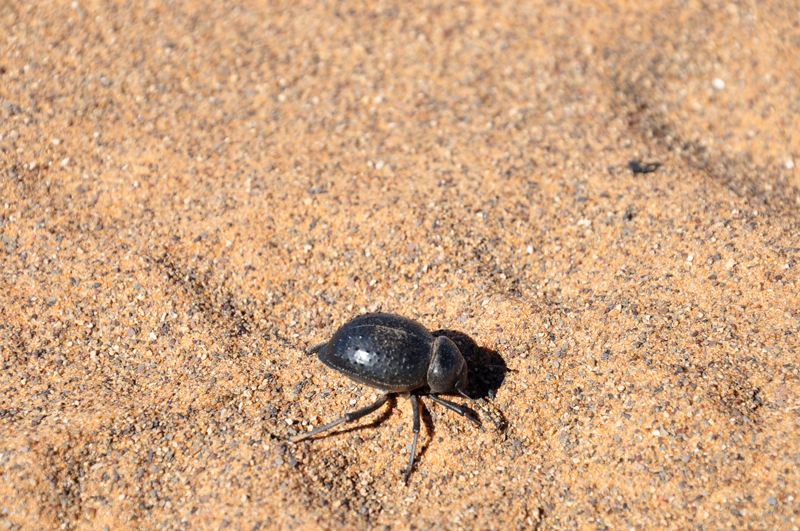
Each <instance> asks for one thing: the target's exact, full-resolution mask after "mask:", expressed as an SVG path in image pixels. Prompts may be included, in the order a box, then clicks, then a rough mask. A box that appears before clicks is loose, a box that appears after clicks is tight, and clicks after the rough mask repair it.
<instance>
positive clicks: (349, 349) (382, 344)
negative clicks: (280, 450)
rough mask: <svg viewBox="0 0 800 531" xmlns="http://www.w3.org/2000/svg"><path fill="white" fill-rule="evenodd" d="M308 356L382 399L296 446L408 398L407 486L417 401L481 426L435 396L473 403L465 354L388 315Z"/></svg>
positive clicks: (371, 318) (354, 327)
mask: <svg viewBox="0 0 800 531" xmlns="http://www.w3.org/2000/svg"><path fill="white" fill-rule="evenodd" d="M309 352H310V353H312V354H313V353H315V352H316V353H318V354H317V355H318V356H319V360H320V361H321V362H322V363H324V364H325V365H327V366H328V367H330V368H332V369H335V370H337V371H339V372H341V373H343V374H344V375H345V376H348V377H349V378H351V379H353V380H355V381H357V382H359V383H362V384H366V385H368V386H370V387H374V388H375V389H378V390H380V391H383V393H384V394H383V395H381V397H380V398H379V399H378V400H377V401H376V402H375V403H373V404H371V405H369V406H367V407H365V408H362V409H359V410H358V411H353V412H350V413H347V414H345V415H344V416H343V417H341V418H340V419H338V420H335V421H333V422H331V423H329V424H325V425H324V426H320V427H319V428H316V429H313V430H311V431H309V432H307V433H303V434H300V435H297V436H295V437H292V438H291V439H290V441H292V442H299V441H302V440H303V439H307V438H308V437H313V436H314V435H317V434H319V433H322V432H324V431H326V430H329V429H331V428H333V427H334V426H338V425H339V424H343V423H345V422H353V421H354V420H358V419H360V418H361V417H363V416H365V415H369V414H370V413H372V412H373V411H375V410H376V409H378V408H379V407H381V406H382V405H383V404H385V403H386V401H387V400H388V398H389V396H391V395H394V394H397V393H409V399H410V400H411V406H412V409H413V411H414V442H413V443H412V445H411V456H410V458H409V461H408V468H407V469H406V474H405V481H408V476H409V475H410V474H411V469H412V468H413V467H414V457H415V456H416V453H417V439H418V438H419V427H420V422H419V395H427V396H429V397H430V398H431V399H432V400H433V401H434V402H437V403H439V404H441V405H443V406H444V407H446V408H448V409H450V410H452V411H455V412H456V413H458V414H459V415H462V416H464V417H466V418H468V419H469V420H471V421H472V422H474V423H476V424H477V425H478V426H481V422H480V420H478V419H476V418H474V417H472V416H471V415H470V414H469V413H468V412H467V410H466V409H464V408H463V407H461V406H459V405H458V404H454V403H452V402H449V401H447V400H445V399H443V398H440V397H439V396H437V395H439V394H441V393H444V394H459V395H461V396H463V397H465V398H467V399H469V400H470V401H472V402H473V403H475V401H474V400H472V398H470V397H469V396H467V395H466V394H465V393H464V388H465V387H466V385H467V363H466V362H465V361H464V357H463V356H462V355H461V351H459V350H458V347H457V346H456V344H455V343H453V341H452V340H451V339H450V338H448V337H445V336H439V337H434V336H433V335H431V333H430V332H428V330H427V329H426V328H425V327H424V326H422V325H421V324H419V323H418V322H416V321H413V320H411V319H406V318H405V317H401V316H399V315H393V314H387V313H371V314H366V315H361V316H359V317H356V318H355V319H352V320H351V321H348V322H347V323H345V324H344V325H342V327H341V328H339V329H338V330H337V331H336V333H335V334H333V337H332V338H331V340H330V341H328V342H327V343H322V344H320V345H317V346H315V347H313V348H311V350H310V351H309ZM476 405H477V404H476Z"/></svg>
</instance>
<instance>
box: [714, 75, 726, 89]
mask: <svg viewBox="0 0 800 531" xmlns="http://www.w3.org/2000/svg"><path fill="white" fill-rule="evenodd" d="M711 86H712V87H714V89H716V90H722V89H724V88H725V82H724V81H723V80H721V79H720V78H718V77H716V78H714V80H713V81H712V82H711Z"/></svg>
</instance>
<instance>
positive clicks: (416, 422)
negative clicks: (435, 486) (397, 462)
mask: <svg viewBox="0 0 800 531" xmlns="http://www.w3.org/2000/svg"><path fill="white" fill-rule="evenodd" d="M410 400H411V408H412V409H413V410H414V442H412V443H411V456H409V459H408V468H406V476H405V478H403V482H404V483H408V476H410V475H411V469H413V468H414V458H415V457H416V456H417V441H418V440H419V424H420V423H419V397H418V396H417V395H411V396H410Z"/></svg>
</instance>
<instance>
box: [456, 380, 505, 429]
mask: <svg viewBox="0 0 800 531" xmlns="http://www.w3.org/2000/svg"><path fill="white" fill-rule="evenodd" d="M456 392H457V393H458V394H460V395H461V396H463V397H464V398H466V399H467V400H469V401H470V402H472V403H473V404H475V406H476V407H478V408H480V410H481V411H483V413H484V414H485V415H486V416H487V417H489V419H490V420H491V421H492V423H493V424H494V427H495V429H497V431H500V430H501V429H502V424H500V422H498V421H497V419H495V418H494V417H493V416H491V415H490V414H489V412H488V411H486V408H485V407H483V406H482V405H480V404H479V403H478V402H476V401H475V399H474V398H472V397H471V396H469V395H468V394H467V393H465V392H464V391H462V390H461V389H456Z"/></svg>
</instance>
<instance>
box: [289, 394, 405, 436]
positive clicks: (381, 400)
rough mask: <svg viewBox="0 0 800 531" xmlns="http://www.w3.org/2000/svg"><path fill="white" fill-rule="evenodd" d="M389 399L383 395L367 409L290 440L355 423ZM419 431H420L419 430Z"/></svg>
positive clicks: (347, 414)
mask: <svg viewBox="0 0 800 531" xmlns="http://www.w3.org/2000/svg"><path fill="white" fill-rule="evenodd" d="M388 399H389V395H383V396H381V397H380V398H379V399H378V400H376V401H375V402H374V403H372V404H370V405H368V406H367V407H365V408H361V409H359V410H357V411H351V412H350V413H345V414H344V416H343V417H341V418H339V419H336V420H334V421H333V422H329V423H328V424H325V425H324V426H320V427H319V428H315V429H313V430H311V431H309V432H306V433H301V434H300V435H295V436H294V437H290V438H289V440H290V441H291V442H293V443H296V442H300V441H302V440H303V439H308V438H309V437H313V436H314V435H318V434H320V433H322V432H323V431H328V430H329V429H331V428H335V427H336V426H338V425H339V424H344V423H345V422H353V421H355V420H358V419H360V418H361V417H365V416H367V415H369V414H370V413H372V412H373V411H375V410H376V409H378V408H379V407H381V406H382V405H384V404H385V403H386V401H387V400H388ZM417 431H419V430H417Z"/></svg>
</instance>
